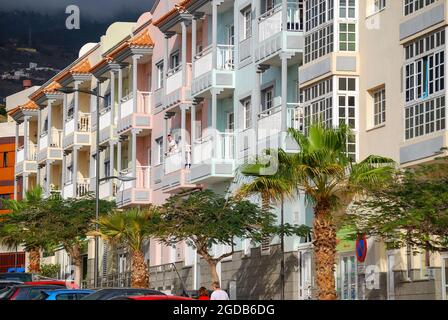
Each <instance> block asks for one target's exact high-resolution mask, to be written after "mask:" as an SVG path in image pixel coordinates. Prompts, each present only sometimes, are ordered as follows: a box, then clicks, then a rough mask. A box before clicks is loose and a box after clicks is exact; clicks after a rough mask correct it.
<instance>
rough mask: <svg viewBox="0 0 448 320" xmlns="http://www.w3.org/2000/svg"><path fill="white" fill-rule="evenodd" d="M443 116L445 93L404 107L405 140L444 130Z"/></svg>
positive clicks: (444, 116) (444, 113) (444, 114)
mask: <svg viewBox="0 0 448 320" xmlns="http://www.w3.org/2000/svg"><path fill="white" fill-rule="evenodd" d="M445 118H446V111H445V95H443V96H440V97H438V98H435V99H432V100H427V101H425V102H421V103H417V104H415V105H412V106H409V107H406V109H405V138H406V140H408V139H412V138H416V137H420V136H423V135H425V134H429V133H432V132H435V131H441V130H445Z"/></svg>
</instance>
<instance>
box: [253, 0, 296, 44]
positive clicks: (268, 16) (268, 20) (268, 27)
mask: <svg viewBox="0 0 448 320" xmlns="http://www.w3.org/2000/svg"><path fill="white" fill-rule="evenodd" d="M285 19H286V28H287V31H303V1H301V0H298V1H296V2H288V4H287V9H286V17H285ZM258 21H259V22H258V28H259V29H258V30H259V32H258V34H259V38H258V39H259V41H260V42H262V41H265V40H266V39H268V38H270V37H272V36H273V35H275V34H277V33H279V32H280V31H282V21H283V15H282V4H281V3H280V4H278V5H276V6H275V7H274V8H272V9H271V10H268V11H267V12H265V13H263V14H262V15H261V16H260V17H259V19H258Z"/></svg>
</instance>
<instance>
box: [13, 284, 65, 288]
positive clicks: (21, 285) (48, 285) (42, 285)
mask: <svg viewBox="0 0 448 320" xmlns="http://www.w3.org/2000/svg"><path fill="white" fill-rule="evenodd" d="M11 287H15V288H41V287H45V288H61V286H58V285H54V284H37V285H32V284H16V285H13V286H11Z"/></svg>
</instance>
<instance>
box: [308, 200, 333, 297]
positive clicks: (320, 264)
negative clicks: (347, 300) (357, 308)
mask: <svg viewBox="0 0 448 320" xmlns="http://www.w3.org/2000/svg"><path fill="white" fill-rule="evenodd" d="M313 234H314V241H313V244H314V258H315V263H316V283H317V289H318V299H319V300H335V299H336V298H337V295H336V286H335V279H334V265H335V257H336V228H335V226H334V224H333V221H332V219H331V215H330V205H329V204H328V203H317V204H316V207H315V217H314V230H313Z"/></svg>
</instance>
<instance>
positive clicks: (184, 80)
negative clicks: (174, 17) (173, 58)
mask: <svg viewBox="0 0 448 320" xmlns="http://www.w3.org/2000/svg"><path fill="white" fill-rule="evenodd" d="M180 24H181V27H182V86H184V87H186V86H187V22H186V21H185V20H183V21H182V22H181V23H180Z"/></svg>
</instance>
